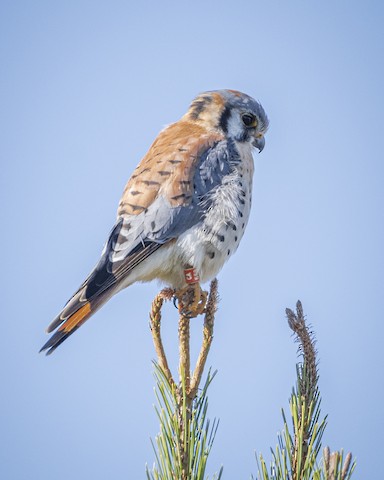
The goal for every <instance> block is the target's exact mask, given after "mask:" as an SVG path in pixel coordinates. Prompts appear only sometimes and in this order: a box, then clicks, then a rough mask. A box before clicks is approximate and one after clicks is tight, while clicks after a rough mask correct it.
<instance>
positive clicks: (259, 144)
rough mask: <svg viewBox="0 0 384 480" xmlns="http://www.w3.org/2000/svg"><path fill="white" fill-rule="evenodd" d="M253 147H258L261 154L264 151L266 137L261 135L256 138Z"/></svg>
mask: <svg viewBox="0 0 384 480" xmlns="http://www.w3.org/2000/svg"><path fill="white" fill-rule="evenodd" d="M252 143H253V146H254V147H256V148H257V149H258V150H259V153H261V152H262V151H263V150H264V147H265V138H264V135H260V136H259V137H255V139H254V140H253V142H252Z"/></svg>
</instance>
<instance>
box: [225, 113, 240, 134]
mask: <svg viewBox="0 0 384 480" xmlns="http://www.w3.org/2000/svg"><path fill="white" fill-rule="evenodd" d="M227 129H228V136H229V137H231V138H236V139H240V138H243V136H244V125H243V122H242V121H241V118H240V116H239V114H238V113H237V112H236V111H232V112H231V115H230V117H229V118H228V123H227Z"/></svg>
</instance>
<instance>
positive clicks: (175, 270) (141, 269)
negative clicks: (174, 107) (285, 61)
mask: <svg viewBox="0 0 384 480" xmlns="http://www.w3.org/2000/svg"><path fill="white" fill-rule="evenodd" d="M267 128H268V118H267V116H266V114H265V112H264V109H263V107H262V106H261V105H260V104H259V103H258V102H257V101H255V100H254V99H253V98H251V97H249V96H248V95H246V94H244V93H241V92H238V91H235V90H216V91H211V92H205V93H202V94H201V95H199V96H198V97H196V98H195V99H194V100H193V102H192V104H191V105H190V107H189V109H188V111H187V113H186V114H185V115H184V116H183V117H182V118H181V119H180V120H179V121H178V122H176V123H173V124H172V125H170V126H168V127H166V128H165V129H164V130H162V131H161V132H160V134H159V135H158V137H157V138H156V140H155V141H154V142H153V144H152V146H151V147H150V149H149V151H148V153H147V154H146V155H145V157H144V158H143V159H142V160H141V162H140V163H139V165H138V166H137V168H136V170H135V171H134V172H133V175H132V177H131V178H130V180H129V181H128V183H127V185H126V187H125V190H124V192H123V196H122V198H121V201H120V203H119V207H118V210H117V221H116V224H115V226H114V227H113V229H112V232H111V233H110V235H109V238H108V240H107V242H106V244H105V246H104V249H103V252H102V255H101V258H100V260H99V263H98V264H97V265H96V267H95V268H94V269H93V270H92V272H91V273H90V275H89V276H88V278H87V279H86V280H85V281H84V283H83V284H82V285H81V286H80V288H79V289H78V290H77V292H76V293H75V294H74V295H73V296H72V298H71V299H70V300H69V301H68V303H67V304H66V305H65V307H64V308H63V310H62V311H61V312H60V314H59V315H58V316H57V317H56V318H55V319H54V320H53V322H52V323H51V324H50V325H49V326H48V328H47V332H48V333H51V332H53V331H54V330H56V332H55V333H54V334H53V335H52V336H51V337H50V339H49V340H48V341H47V342H46V344H45V345H44V346H43V347H42V349H41V351H43V350H47V354H50V353H52V352H53V351H54V350H55V349H56V348H57V347H58V346H59V345H60V344H61V343H62V342H63V341H64V340H65V339H66V338H68V337H69V336H70V335H72V333H74V332H75V331H76V330H77V329H78V328H79V327H80V326H81V325H82V324H83V323H84V322H85V321H86V320H88V318H89V317H90V316H91V315H92V314H94V313H95V312H96V310H98V309H99V308H100V307H101V306H102V305H103V304H104V303H105V302H106V301H107V300H109V299H110V298H111V297H112V296H113V295H115V294H116V293H117V292H118V291H120V290H122V289H123V288H126V287H128V286H129V285H132V284H133V283H135V282H147V281H150V280H153V279H159V280H161V281H163V282H165V283H166V284H167V285H169V286H170V287H172V288H173V289H175V292H176V293H175V295H176V297H177V298H178V299H179V300H180V304H182V298H183V297H182V293H183V292H185V291H186V288H188V287H189V288H194V291H195V292H196V291H197V292H198V293H197V296H196V298H195V299H194V300H193V301H192V302H191V303H193V306H192V305H187V306H185V305H183V306H182V307H180V306H179V308H182V309H183V308H188V309H189V310H191V311H192V312H193V309H195V311H196V309H198V308H200V313H201V305H202V304H203V303H204V296H203V295H202V296H200V293H201V289H200V282H201V283H204V282H207V281H208V280H210V279H212V278H214V277H215V276H216V275H217V273H218V272H219V271H220V269H221V268H222V267H223V265H224V263H225V262H226V260H228V258H229V257H230V256H231V255H232V254H233V253H234V252H235V251H236V249H237V247H238V245H239V242H240V240H241V238H242V236H243V234H244V230H245V227H246V224H247V221H248V217H249V212H250V208H251V193H252V192H251V190H252V176H253V170H254V166H253V158H252V151H253V150H254V148H255V147H256V148H257V149H258V150H259V151H260V152H261V151H262V149H263V148H264V143H265V140H264V134H265V132H266V131H267Z"/></svg>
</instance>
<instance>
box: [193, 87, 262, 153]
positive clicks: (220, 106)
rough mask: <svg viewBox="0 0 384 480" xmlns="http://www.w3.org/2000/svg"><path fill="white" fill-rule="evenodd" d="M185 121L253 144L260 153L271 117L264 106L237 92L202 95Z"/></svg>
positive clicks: (214, 92) (221, 91)
mask: <svg viewBox="0 0 384 480" xmlns="http://www.w3.org/2000/svg"><path fill="white" fill-rule="evenodd" d="M184 118H185V119H186V120H188V121H193V122H196V123H199V124H200V125H202V126H204V127H205V128H207V129H208V130H216V131H220V133H223V134H224V135H225V136H226V137H228V138H232V139H233V140H236V141H238V142H249V143H251V145H252V146H253V147H256V148H257V149H258V150H259V152H261V151H262V150H263V148H264V145H265V139H264V135H265V133H266V131H267V129H268V125H269V121H268V117H267V115H266V113H265V111H264V109H263V107H262V106H261V105H260V103H258V102H257V101H256V100H254V99H253V98H252V97H250V96H248V95H246V94H245V93H241V92H238V91H236V90H214V91H212V92H204V93H201V94H200V95H198V96H197V97H196V98H195V99H194V100H193V102H192V103H191V106H190V107H189V110H188V112H187V113H186V114H185V115H184Z"/></svg>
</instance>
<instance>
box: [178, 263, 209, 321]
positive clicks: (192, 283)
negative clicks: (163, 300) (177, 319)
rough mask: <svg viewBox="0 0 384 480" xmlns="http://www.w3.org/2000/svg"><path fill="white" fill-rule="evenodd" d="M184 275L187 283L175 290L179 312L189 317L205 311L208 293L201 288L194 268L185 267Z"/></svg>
mask: <svg viewBox="0 0 384 480" xmlns="http://www.w3.org/2000/svg"><path fill="white" fill-rule="evenodd" d="M184 277H185V281H186V283H187V285H186V286H185V287H184V288H181V289H179V290H177V291H176V292H175V297H176V298H177V300H178V309H179V313H180V315H184V316H186V317H189V318H193V317H197V316H198V315H201V314H202V313H204V312H205V305H206V303H207V296H208V293H207V292H205V291H204V290H202V289H201V286H200V282H199V280H200V278H199V275H198V273H197V272H196V269H195V268H192V267H190V268H186V269H185V270H184Z"/></svg>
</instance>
